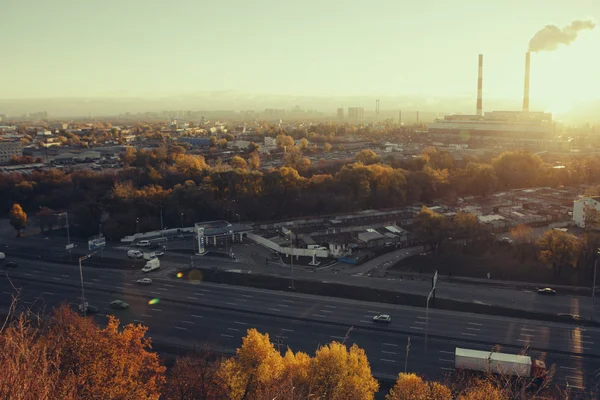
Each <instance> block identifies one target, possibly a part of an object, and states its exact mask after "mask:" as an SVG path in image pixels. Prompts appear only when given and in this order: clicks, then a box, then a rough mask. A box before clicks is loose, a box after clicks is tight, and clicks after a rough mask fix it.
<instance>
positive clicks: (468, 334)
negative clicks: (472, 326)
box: [462, 332, 477, 336]
mask: <svg viewBox="0 0 600 400" xmlns="http://www.w3.org/2000/svg"><path fill="white" fill-rule="evenodd" d="M462 335H465V336H477V335H476V334H474V333H467V332H463V333H462Z"/></svg>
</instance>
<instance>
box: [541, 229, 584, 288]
mask: <svg viewBox="0 0 600 400" xmlns="http://www.w3.org/2000/svg"><path fill="white" fill-rule="evenodd" d="M537 244H538V247H539V249H540V260H542V262H544V263H546V264H549V265H551V266H552V271H553V275H554V277H555V278H557V277H558V276H560V273H561V272H562V269H563V268H564V267H568V266H571V267H575V266H576V265H577V259H578V257H579V250H580V243H579V239H577V237H576V236H574V235H570V234H568V233H566V232H563V231H560V230H557V229H550V230H547V231H546V232H544V234H543V235H542V236H541V237H540V238H539V239H538V242H537Z"/></svg>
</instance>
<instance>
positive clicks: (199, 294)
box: [194, 293, 204, 296]
mask: <svg viewBox="0 0 600 400" xmlns="http://www.w3.org/2000/svg"><path fill="white" fill-rule="evenodd" d="M194 294H195V295H196V296H204V293H194Z"/></svg>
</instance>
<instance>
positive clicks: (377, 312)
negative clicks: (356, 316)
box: [367, 310, 379, 314]
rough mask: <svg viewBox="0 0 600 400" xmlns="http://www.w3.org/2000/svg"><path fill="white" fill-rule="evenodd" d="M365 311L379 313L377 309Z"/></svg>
mask: <svg viewBox="0 0 600 400" xmlns="http://www.w3.org/2000/svg"><path fill="white" fill-rule="evenodd" d="M367 312H371V313H375V314H378V313H379V311H373V310H367Z"/></svg>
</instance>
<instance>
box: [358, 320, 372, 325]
mask: <svg viewBox="0 0 600 400" xmlns="http://www.w3.org/2000/svg"><path fill="white" fill-rule="evenodd" d="M358 322H362V323H363V324H370V323H371V321H365V320H364V319H361V320H360V321H358Z"/></svg>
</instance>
